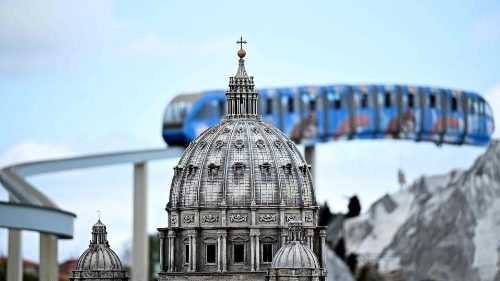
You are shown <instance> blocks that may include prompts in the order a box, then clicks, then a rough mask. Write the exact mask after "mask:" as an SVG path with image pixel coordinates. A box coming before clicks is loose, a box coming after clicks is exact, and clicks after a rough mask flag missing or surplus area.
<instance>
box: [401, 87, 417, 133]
mask: <svg viewBox="0 0 500 281" xmlns="http://www.w3.org/2000/svg"><path fill="white" fill-rule="evenodd" d="M400 91H401V102H400V103H399V106H400V109H399V112H400V114H399V129H400V136H401V138H403V139H415V138H416V135H417V130H418V128H419V125H420V122H419V121H420V108H419V106H418V104H419V103H418V99H419V97H418V92H417V89H416V88H415V87H406V86H401V87H400Z"/></svg>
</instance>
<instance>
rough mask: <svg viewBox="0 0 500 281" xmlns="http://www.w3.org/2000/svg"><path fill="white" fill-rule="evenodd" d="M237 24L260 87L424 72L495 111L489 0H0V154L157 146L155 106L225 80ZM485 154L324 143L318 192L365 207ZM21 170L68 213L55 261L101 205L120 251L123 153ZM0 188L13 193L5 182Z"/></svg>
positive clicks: (498, 19) (162, 191)
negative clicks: (110, 162)
mask: <svg viewBox="0 0 500 281" xmlns="http://www.w3.org/2000/svg"><path fill="white" fill-rule="evenodd" d="M240 36H244V38H245V40H247V41H248V44H247V45H246V46H245V49H246V50H247V56H246V69H247V71H248V73H249V74H250V75H253V76H255V83H256V85H257V87H260V88H263V87H280V86H301V85H322V84H334V83H387V84H390V83H398V84H415V85H429V86H440V87H445V88H453V89H463V90H471V91H475V92H478V93H480V94H481V95H483V96H484V97H485V98H486V100H487V101H488V102H489V103H490V104H491V107H492V109H493V111H494V112H498V110H499V109H500V2H499V1H489V0H486V1H472V0H471V1H451V0H450V1H431V0H424V1H386V0H380V1H314V2H313V1H284V0H283V1H282V0H276V1H251V2H249V1H198V2H195V1H147V2H146V1H143V2H141V3H140V4H139V3H138V2H136V1H112V0H87V1H79V2H70V1H64V0H47V1H36V0H27V1H14V0H0V97H1V99H0V117H1V118H0V132H1V133H0V166H6V165H9V164H13V163H20V162H23V161H30V160H39V159H52V158H61V157H71V156H77V155H85V154H95V153H102V152H118V151H124V150H134V149H148V148H162V147H165V144H164V143H163V141H162V138H161V131H160V130H161V125H162V124H161V122H162V115H163V110H164V108H165V106H166V105H167V104H168V102H169V101H170V100H171V99H172V98H173V97H174V96H175V95H177V94H180V93H191V92H198V91H201V90H208V89H225V88H226V87H227V84H228V77H229V76H231V75H234V73H235V72H236V69H237V57H236V51H237V49H238V47H237V45H236V43H235V42H236V40H237V39H238V38H239V37H240ZM497 115H498V114H497ZM496 120H497V124H499V123H500V122H499V121H498V118H497V119H496ZM495 136H497V137H498V136H499V133H498V130H497V131H496V132H495ZM483 151H484V148H483V147H470V146H462V147H458V146H442V147H437V146H435V145H433V144H430V143H418V144H417V143H414V142H409V141H391V140H377V141H366V140H364V141H339V142H336V143H329V144H322V145H319V146H318V147H317V153H318V158H317V162H316V171H317V173H316V175H317V178H316V189H317V196H318V201H319V202H324V201H328V203H329V205H330V207H331V209H332V210H333V211H344V210H345V209H346V206H347V199H346V198H347V197H348V196H351V195H354V194H357V195H358V196H359V197H360V199H361V203H362V207H364V208H365V210H366V208H367V207H368V206H369V205H370V203H372V202H373V201H375V200H376V199H377V198H379V197H380V196H383V195H384V194H386V193H390V192H393V191H396V190H397V189H398V188H399V187H398V184H397V176H396V175H397V169H398V168H399V167H401V168H403V169H404V171H405V172H406V174H407V179H408V182H412V181H413V180H415V179H417V178H418V177H420V176H422V175H432V174H439V173H445V172H448V171H450V170H453V169H465V168H467V167H469V166H471V165H472V162H473V161H474V159H475V158H476V157H477V156H478V155H480V154H481V153H482V152H483ZM175 164H176V160H175V159H174V160H166V161H158V162H154V163H150V165H149V167H148V168H149V190H148V203H149V205H148V232H150V233H155V230H156V228H158V227H164V226H165V225H166V222H167V219H166V212H165V211H164V207H165V204H166V203H167V201H168V193H169V187H170V180H171V177H172V167H173V166H174V165H175ZM30 182H31V183H33V184H34V185H35V186H37V187H39V188H40V189H41V190H42V192H44V193H46V194H47V195H48V196H49V197H50V198H51V199H53V200H54V201H55V202H56V203H57V204H58V205H59V206H60V207H61V208H63V209H65V210H68V211H71V212H74V213H75V214H76V215H77V219H76V220H75V237H74V239H72V240H61V241H60V242H59V249H58V251H59V259H60V260H64V259H66V258H70V257H77V256H79V254H80V253H81V252H83V251H84V250H85V249H86V247H87V246H88V240H89V239H90V229H91V226H92V224H93V223H94V222H95V221H96V220H97V210H98V209H99V210H101V218H102V220H103V222H104V223H106V224H107V225H108V232H109V233H110V234H109V236H110V243H111V246H112V247H113V248H114V249H115V250H116V252H117V253H118V254H119V255H121V256H122V258H124V259H126V257H123V253H124V252H125V249H126V248H127V247H128V246H129V245H130V240H131V233H132V231H131V230H132V219H131V217H132V166H131V165H117V166H110V167H104V168H94V169H87V170H79V171H71V172H63V173H54V174H50V175H41V176H36V177H32V178H30ZM0 200H7V194H6V192H5V190H3V189H2V190H0ZM6 233H7V232H6V230H4V229H1V230H0V254H6V253H7V238H6ZM23 238H24V239H23V254H24V256H25V258H27V259H30V260H38V235H37V234H36V233H32V232H24V233H23Z"/></svg>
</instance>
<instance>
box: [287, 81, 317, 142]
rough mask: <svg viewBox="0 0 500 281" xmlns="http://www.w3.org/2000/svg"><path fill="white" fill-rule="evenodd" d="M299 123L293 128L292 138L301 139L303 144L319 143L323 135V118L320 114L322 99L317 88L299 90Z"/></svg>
mask: <svg viewBox="0 0 500 281" xmlns="http://www.w3.org/2000/svg"><path fill="white" fill-rule="evenodd" d="M299 93H300V98H299V100H298V102H299V111H298V112H299V113H298V114H299V118H300V121H299V123H298V124H297V125H296V126H295V127H294V128H293V131H292V136H293V137H294V138H301V139H302V141H301V142H305V143H310V142H317V141H319V137H320V136H322V135H323V116H322V113H320V110H319V109H320V106H321V99H320V98H319V97H320V95H319V91H318V89H317V88H315V87H302V88H299Z"/></svg>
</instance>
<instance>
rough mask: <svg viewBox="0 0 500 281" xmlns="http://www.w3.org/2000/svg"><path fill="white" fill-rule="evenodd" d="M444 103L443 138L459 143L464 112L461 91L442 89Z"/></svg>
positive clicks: (462, 132)
mask: <svg viewBox="0 0 500 281" xmlns="http://www.w3.org/2000/svg"><path fill="white" fill-rule="evenodd" d="M443 95H444V99H445V102H444V105H445V106H446V108H445V109H443V110H446V114H445V117H446V118H445V120H446V121H445V122H444V124H443V125H444V126H446V130H445V131H446V134H445V135H444V140H445V141H446V142H452V143H461V140H462V138H463V134H464V122H463V120H464V112H463V106H462V103H463V98H462V93H460V92H458V91H444V92H443Z"/></svg>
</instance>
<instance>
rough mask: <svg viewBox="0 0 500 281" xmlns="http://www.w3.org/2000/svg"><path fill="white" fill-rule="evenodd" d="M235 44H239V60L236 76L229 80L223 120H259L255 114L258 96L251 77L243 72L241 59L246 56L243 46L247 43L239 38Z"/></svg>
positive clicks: (243, 61)
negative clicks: (225, 112)
mask: <svg viewBox="0 0 500 281" xmlns="http://www.w3.org/2000/svg"><path fill="white" fill-rule="evenodd" d="M236 43H237V44H240V49H239V51H238V57H239V58H240V59H239V63H238V71H237V72H236V75H235V76H233V77H230V78H229V90H228V91H227V92H226V103H227V105H226V106H227V115H226V116H225V117H224V118H225V119H231V118H251V119H259V118H260V117H259V115H258V113H257V100H258V98H259V94H258V93H257V91H255V88H254V82H253V76H248V74H247V72H246V70H245V60H244V59H243V58H244V57H245V56H246V51H245V50H244V49H243V44H246V43H247V41H244V40H243V37H241V38H240V40H239V41H237V42H236Z"/></svg>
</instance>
